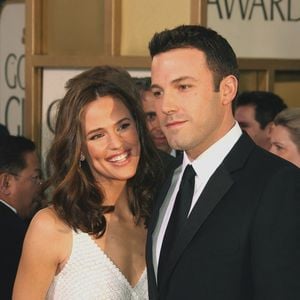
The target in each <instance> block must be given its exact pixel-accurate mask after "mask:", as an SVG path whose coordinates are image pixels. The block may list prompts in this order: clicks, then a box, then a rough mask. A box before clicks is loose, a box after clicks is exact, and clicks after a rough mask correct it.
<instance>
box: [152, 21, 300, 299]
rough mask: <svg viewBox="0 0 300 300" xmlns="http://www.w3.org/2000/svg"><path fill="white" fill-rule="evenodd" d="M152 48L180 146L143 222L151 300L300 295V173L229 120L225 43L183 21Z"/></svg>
mask: <svg viewBox="0 0 300 300" xmlns="http://www.w3.org/2000/svg"><path fill="white" fill-rule="evenodd" d="M149 48H150V53H151V56H152V66H151V72H152V92H153V93H154V96H155V97H156V112H157V115H158V118H159V120H160V123H161V127H162V130H163V131H164V133H165V135H166V137H167V139H168V141H169V143H170V145H171V146H172V147H173V148H175V149H181V150H184V155H183V157H182V158H181V159H177V161H176V164H174V168H173V172H172V173H171V174H170V176H169V178H167V180H166V182H165V184H164V186H163V187H162V188H161V190H160V194H159V195H158V197H157V199H156V202H155V203H156V205H155V207H154V211H153V216H152V219H151V220H150V223H149V228H148V238H147V268H148V282H149V296H150V299H163V300H168V299H170V300H176V299H178V300H179V299H180V300H182V299H188V300H192V299H205V300H249V299H251V300H253V299H257V300H258V299H266V300H279V299H280V300H283V299H284V300H287V299H300V221H299V220H300V171H299V169H298V168H296V167H294V166H292V165H291V164H289V163H288V162H286V161H284V160H281V159H280V158H278V157H275V156H273V155H272V154H270V153H268V152H267V151H265V150H263V149H261V148H260V147H258V146H256V145H255V143H254V142H253V141H252V140H251V139H250V138H249V136H248V135H247V134H246V133H243V132H242V131H241V129H240V127H239V125H238V123H237V122H236V121H235V120H234V117H233V113H232V101H233V100H234V98H235V96H236V93H237V89H238V73H239V72H238V65H237V60H236V56H235V54H234V51H233V50H232V48H231V46H230V45H229V43H228V42H227V41H226V40H225V39H224V38H223V37H222V36H220V35H219V34H218V33H216V32H215V31H213V30H211V29H207V28H205V27H202V26H198V25H195V26H194V25H188V26H179V27H177V28H175V29H172V30H165V31H162V32H161V33H157V34H155V35H154V37H153V38H152V40H151V42H150V44H149Z"/></svg>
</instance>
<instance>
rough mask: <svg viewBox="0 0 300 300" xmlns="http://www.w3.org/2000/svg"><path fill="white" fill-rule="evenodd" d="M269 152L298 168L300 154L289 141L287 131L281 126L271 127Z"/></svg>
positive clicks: (295, 146) (290, 140)
mask: <svg viewBox="0 0 300 300" xmlns="http://www.w3.org/2000/svg"><path fill="white" fill-rule="evenodd" d="M270 141H271V148H270V152H272V153H274V154H276V155H278V156H280V157H282V158H284V159H286V160H288V161H290V162H291V163H293V164H294V165H296V166H298V167H300V152H299V149H298V148H297V145H296V144H295V143H294V142H293V140H292V139H291V136H290V133H289V131H288V129H287V128H286V127H284V126H281V125H277V126H275V125H273V126H272V129H271V132H270Z"/></svg>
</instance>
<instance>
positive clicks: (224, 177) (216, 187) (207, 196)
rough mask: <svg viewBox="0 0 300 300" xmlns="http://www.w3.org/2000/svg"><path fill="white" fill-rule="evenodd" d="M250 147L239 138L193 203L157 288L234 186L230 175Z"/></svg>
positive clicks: (246, 155) (250, 143)
mask: <svg viewBox="0 0 300 300" xmlns="http://www.w3.org/2000/svg"><path fill="white" fill-rule="evenodd" d="M253 148H254V144H253V142H252V141H251V140H250V138H249V137H247V136H246V135H242V137H241V138H240V139H239V140H238V142H237V143H236V145H235V146H234V147H233V149H232V150H231V151H230V153H229V154H228V156H227V157H226V158H225V160H224V161H223V163H222V164H221V165H220V166H219V167H218V168H217V170H216V171H215V173H214V174H213V176H212V177H211V178H210V179H209V181H208V183H207V185H206V187H205V188H204V190H203V192H202V193H201V195H200V197H199V199H198V201H197V203H196V204H195V207H194V208H193V210H192V212H191V215H190V217H189V218H188V220H187V222H186V224H185V226H184V227H183V229H182V230H181V232H180V233H179V235H178V238H177V240H176V242H175V244H174V251H173V252H172V253H171V255H170V257H169V263H168V266H167V268H166V271H165V274H160V276H161V275H163V276H161V277H160V278H161V282H160V283H159V284H160V285H161V286H167V284H166V281H167V280H168V278H169V276H170V275H171V274H172V271H173V269H174V267H175V265H176V263H177V261H178V260H179V258H180V256H181V255H182V253H183V251H184V250H185V248H186V247H187V245H188V244H189V243H190V241H191V240H192V239H193V237H194V236H195V234H196V233H197V232H198V231H199V229H200V228H201V226H202V225H203V223H204V222H205V220H206V219H207V218H208V216H209V215H210V214H211V213H212V212H213V210H214V208H215V207H216V205H217V204H218V203H219V202H220V201H221V200H222V198H223V196H224V195H225V194H226V193H227V191H228V190H229V189H230V187H231V186H232V184H233V183H234V179H233V177H232V173H233V172H234V171H236V170H238V169H240V168H242V166H243V165H244V164H245V161H246V159H247V158H248V156H249V153H250V152H251V150H252V149H253Z"/></svg>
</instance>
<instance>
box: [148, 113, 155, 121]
mask: <svg viewBox="0 0 300 300" xmlns="http://www.w3.org/2000/svg"><path fill="white" fill-rule="evenodd" d="M155 119H156V113H148V114H146V120H147V121H148V122H152V121H154V120H155Z"/></svg>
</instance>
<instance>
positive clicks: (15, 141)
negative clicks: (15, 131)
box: [0, 135, 36, 174]
mask: <svg viewBox="0 0 300 300" xmlns="http://www.w3.org/2000/svg"><path fill="white" fill-rule="evenodd" d="M35 149H36V147H35V144H34V143H33V142H32V141H31V140H29V139H27V138H25V137H23V136H14V135H8V136H2V137H1V138H0V173H4V172H8V173H15V174H18V173H19V172H20V171H22V170H23V169H25V168H26V167H27V165H26V160H25V154H26V153H29V152H33V151H35Z"/></svg>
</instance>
